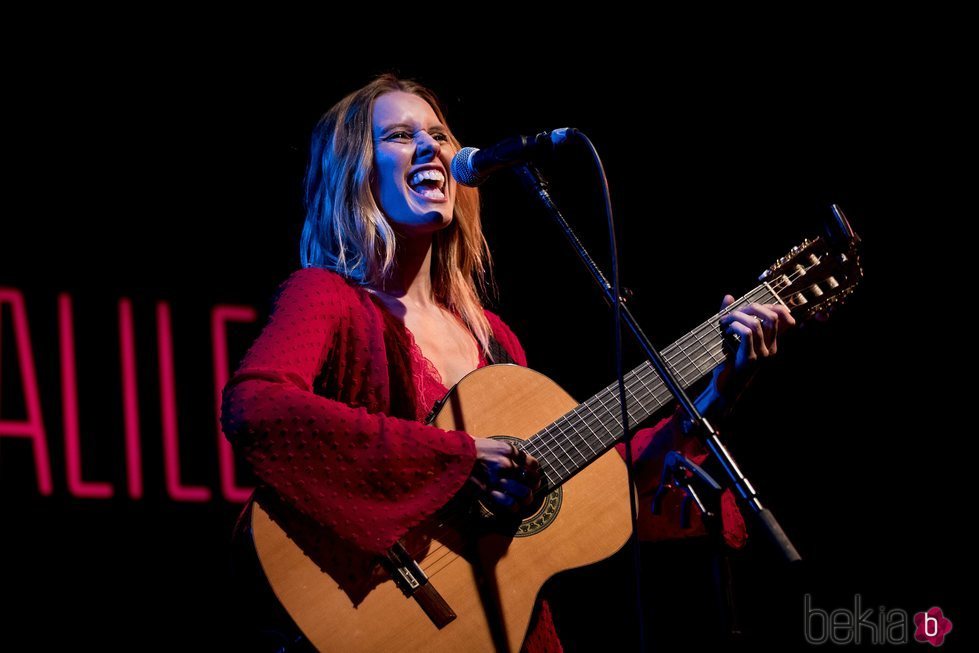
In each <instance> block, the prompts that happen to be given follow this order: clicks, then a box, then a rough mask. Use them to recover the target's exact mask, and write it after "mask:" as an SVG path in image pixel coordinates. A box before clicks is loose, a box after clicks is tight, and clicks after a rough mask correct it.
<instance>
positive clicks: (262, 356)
mask: <svg viewBox="0 0 979 653" xmlns="http://www.w3.org/2000/svg"><path fill="white" fill-rule="evenodd" d="M355 303H356V300H355V295H354V293H353V291H352V289H351V288H349V287H348V286H347V285H346V283H345V282H344V281H343V280H342V279H341V278H340V277H339V276H338V275H336V274H334V273H332V272H329V271H327V270H322V269H317V268H306V269H302V270H298V271H296V272H294V273H293V274H292V275H291V276H290V277H289V278H288V279H287V280H286V281H285V282H284V283H283V284H282V285H281V286H280V288H279V292H278V293H277V296H276V298H275V300H274V302H273V308H272V312H271V315H270V318H269V321H268V323H267V324H266V325H265V327H264V329H263V330H262V332H261V334H260V335H259V337H258V339H257V340H256V341H255V342H254V344H253V345H252V346H251V348H250V349H249V350H248V352H247V354H246V355H245V357H244V360H243V361H242V363H241V366H240V367H239V368H238V370H237V372H236V373H235V374H234V375H233V376H232V378H231V379H230V380H229V381H228V384H227V385H226V386H225V388H224V391H223V401H222V410H221V425H222V427H223V429H224V432H225V434H226V436H227V437H228V439H229V440H230V441H231V443H232V445H233V446H234V447H235V448H236V450H238V451H239V452H241V453H242V454H243V455H244V457H245V458H246V459H247V461H248V462H249V463H250V465H251V466H252V468H253V469H254V471H255V473H256V474H257V476H258V477H259V478H260V479H261V481H262V482H263V483H264V484H266V485H268V486H271V487H272V488H273V489H274V490H275V491H276V493H277V495H278V496H279V497H280V498H281V499H282V500H283V501H285V502H286V503H287V504H289V505H291V506H292V507H294V508H296V509H297V510H298V511H299V512H300V513H302V514H303V515H305V516H306V517H309V518H311V519H313V520H314V521H315V522H317V523H319V524H323V525H325V526H328V527H329V528H330V529H332V530H333V532H335V533H336V534H337V535H338V536H339V537H340V538H341V539H343V540H346V541H348V542H349V543H351V544H353V545H354V546H356V547H357V548H359V549H361V550H363V551H366V552H368V553H376V554H379V553H383V552H384V551H385V550H386V549H388V548H389V547H390V546H391V545H392V544H393V543H394V542H396V541H397V540H398V539H399V538H400V537H401V536H402V535H404V534H405V533H406V532H407V531H408V529H410V528H411V527H413V526H415V525H417V524H418V523H420V522H421V521H422V520H423V519H425V518H426V517H428V516H430V515H432V514H433V513H434V512H435V511H436V510H438V509H439V508H440V507H442V506H443V505H445V504H446V503H447V502H448V501H449V500H450V499H451V498H452V497H453V496H454V495H455V494H456V493H457V492H458V491H459V490H460V488H461V487H462V486H463V485H464V483H465V482H466V479H467V478H468V477H469V474H470V472H471V471H472V467H473V465H474V463H475V445H474V442H473V439H472V438H471V437H470V436H469V435H468V434H466V433H465V432H463V431H444V430H442V429H439V428H436V427H434V426H427V425H424V424H421V423H419V422H416V421H413V420H409V419H401V418H397V417H391V416H388V415H385V414H383V413H380V412H369V411H368V410H367V409H366V408H364V407H363V406H352V405H348V404H346V403H344V402H342V401H337V400H333V399H330V398H327V397H325V396H321V395H320V394H317V393H316V392H314V380H316V379H318V378H319V377H320V375H321V374H326V375H329V376H330V377H332V379H333V380H334V384H335V385H338V386H346V387H349V386H350V385H351V384H357V383H363V379H364V378H365V377H366V376H367V372H366V371H367V366H368V364H369V359H370V357H371V355H372V354H374V353H375V352H369V351H346V350H344V349H343V348H344V347H350V343H352V342H361V343H362V342H366V341H367V340H366V339H360V340H358V339H356V338H351V337H347V336H349V334H350V332H351V331H354V330H357V329H367V328H368V326H367V325H364V324H360V323H358V322H357V320H355V319H353V318H354V317H355V316H356V312H355V311H353V310H352V308H351V307H352V306H353V305H354V304H355ZM344 332H346V333H344ZM341 336H343V337H341ZM339 343H346V344H345V345H344V344H339ZM331 348H340V349H341V351H340V352H339V354H341V355H334V356H330V352H331ZM334 353H337V352H334ZM328 360H329V361H335V362H334V363H333V365H335V368H326V369H324V366H325V365H326V363H327V361H328Z"/></svg>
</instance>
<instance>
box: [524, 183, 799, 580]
mask: <svg viewBox="0 0 979 653" xmlns="http://www.w3.org/2000/svg"><path fill="white" fill-rule="evenodd" d="M517 177H518V178H519V179H520V181H521V183H523V185H524V187H525V188H526V189H527V190H528V191H529V192H530V193H531V194H532V195H534V196H535V197H537V198H538V199H539V200H540V201H541V203H542V204H543V205H544V208H545V210H546V211H547V212H548V213H549V214H550V215H551V217H552V218H553V219H554V221H555V222H557V224H558V227H560V228H561V231H562V232H564V235H565V237H566V238H567V239H568V242H569V243H571V248H572V249H573V250H574V251H575V253H576V254H577V255H578V258H580V259H581V261H582V263H584V264H585V267H586V268H588V271H589V272H590V273H591V276H592V278H593V279H594V280H595V283H597V284H598V287H599V288H600V289H601V291H602V297H603V298H604V299H605V301H606V303H607V304H608V305H609V306H614V304H615V302H616V301H618V302H619V304H620V310H621V313H622V315H623V316H624V319H625V322H626V324H627V325H628V326H629V330H630V331H632V334H633V335H634V336H635V338H636V341H637V342H638V343H639V346H640V347H642V348H643V351H645V352H646V356H647V357H648V358H649V362H650V363H652V365H653V367H654V368H655V369H656V372H657V373H658V374H659V376H660V378H662V379H663V383H665V384H666V387H667V388H668V389H669V390H670V392H671V393H672V394H673V396H674V397H676V399H677V401H678V402H680V405H681V406H683V410H684V411H685V412H686V413H687V415H688V416H689V417H690V419H691V421H692V422H693V423H694V424H695V425H699V429H700V432H701V433H703V438H704V443H705V444H706V445H707V447H708V448H709V449H710V451H711V453H713V454H714V456H715V457H716V458H717V460H718V461H719V462H720V464H721V466H722V468H723V469H724V472H725V473H726V474H727V476H728V478H729V479H730V480H731V485H732V487H733V488H734V489H735V492H737V494H738V496H739V497H740V498H741V499H742V501H743V503H744V504H745V505H747V506H749V507H750V508H751V511H752V512H754V513H755V514H756V515H758V518H759V521H760V523H761V524H762V526H763V528H764V529H765V530H766V532H767V533H768V535H769V536H770V538H771V540H772V542H773V543H775V545H776V546H777V547H778V548H779V549H780V550H781V552H782V555H783V556H785V558H786V560H788V561H789V562H796V561H799V560H801V559H802V557H801V556H800V555H799V552H798V551H796V549H795V547H794V546H793V545H792V542H790V541H789V538H788V536H787V535H786V534H785V532H784V531H783V530H782V527H781V526H780V525H779V523H778V520H776V519H775V516H774V515H773V514H772V512H771V511H770V510H768V509H767V508H765V507H764V506H763V505H762V503H761V500H760V499H759V498H758V494H757V492H755V488H754V487H753V486H752V485H751V483H750V482H749V481H748V479H747V478H746V477H745V475H744V474H743V473H742V472H741V469H740V468H739V467H738V465H737V463H736V462H734V458H732V457H731V454H730V453H729V452H728V450H727V448H726V447H725V446H724V443H722V442H721V440H720V438H719V437H718V433H717V431H715V430H714V427H713V426H711V423H710V422H709V421H707V418H705V417H704V416H703V415H701V414H700V412H699V411H698V410H697V407H696V406H695V405H694V403H693V401H691V400H690V397H689V396H688V395H687V393H686V391H685V390H684V389H683V387H682V386H681V385H680V384H679V383H677V381H676V378H674V376H673V374H672V372H671V371H670V370H669V369H668V368H667V366H666V364H665V362H664V361H663V359H662V357H661V356H660V354H659V351H657V350H656V348H655V347H653V344H652V343H651V342H650V340H649V338H647V337H646V334H645V333H644V332H643V330H642V328H641V327H640V326H639V323H638V322H636V319H635V317H633V315H632V313H631V312H630V311H629V308H628V307H627V306H626V305H625V303H624V302H623V301H622V298H621V297H619V298H616V297H615V292H614V290H613V289H612V286H611V284H609V282H608V280H607V279H606V278H605V275H603V274H602V271H601V270H599V269H598V266H597V265H596V264H595V261H594V260H593V259H592V258H591V255H589V253H588V250H586V249H585V246H584V245H583V244H582V243H581V241H580V240H579V239H578V236H577V234H575V232H574V230H573V229H572V228H571V226H570V225H569V224H568V222H567V220H565V219H564V216H563V215H562V214H561V211H560V209H558V207H557V206H556V205H555V204H554V201H553V200H552V199H551V196H550V193H549V192H548V190H547V182H546V181H545V180H544V178H543V177H542V176H541V174H540V172H538V171H537V169H536V168H534V167H533V166H531V165H525V166H520V167H519V168H517ZM695 428H696V427H695Z"/></svg>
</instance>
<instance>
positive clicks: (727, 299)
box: [721, 295, 734, 311]
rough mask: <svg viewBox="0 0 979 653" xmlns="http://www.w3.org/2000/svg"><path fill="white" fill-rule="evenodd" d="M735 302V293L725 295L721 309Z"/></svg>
mask: <svg viewBox="0 0 979 653" xmlns="http://www.w3.org/2000/svg"><path fill="white" fill-rule="evenodd" d="M733 303H734V295H724V299H722V300H721V310H722V311H723V310H724V309H725V308H727V307H728V306H730V305H731V304H733Z"/></svg>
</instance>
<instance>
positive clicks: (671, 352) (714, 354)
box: [414, 285, 777, 568]
mask: <svg viewBox="0 0 979 653" xmlns="http://www.w3.org/2000/svg"><path fill="white" fill-rule="evenodd" d="M766 291H768V293H771V290H769V289H767V288H766V286H765V285H761V286H759V287H757V288H755V289H753V290H752V291H750V292H749V293H747V294H746V295H745V296H744V297H742V298H741V299H740V300H738V301H736V302H734V303H733V304H732V305H731V306H729V307H727V309H725V311H722V312H720V313H718V314H717V315H715V317H714V319H712V320H707V321H705V322H704V323H702V324H701V325H699V326H698V327H697V328H696V329H694V331H693V332H692V333H691V334H690V335H688V336H687V337H686V340H687V341H690V340H697V341H698V342H699V343H700V344H701V351H704V352H706V355H703V354H701V355H698V356H697V358H696V359H691V358H690V357H689V355H685V356H684V357H685V358H687V359H688V362H689V363H690V364H689V365H683V366H681V367H680V370H678V372H679V373H680V376H681V378H683V381H684V382H685V383H688V384H689V383H691V382H690V381H689V380H687V379H686V378H685V377H684V376H683V373H684V372H686V371H687V370H689V368H691V367H693V368H696V369H697V370H698V371H697V376H696V377H695V380H699V379H700V378H702V377H703V376H705V375H706V374H707V373H709V370H708V371H707V372H703V371H702V370H700V365H701V363H702V362H703V361H704V360H707V359H709V360H711V361H712V362H713V363H717V359H718V356H719V355H720V354H722V353H723V340H722V339H721V338H716V341H715V342H720V343H721V346H720V347H717V346H716V345H715V346H714V347H703V346H702V340H701V339H700V334H701V332H706V333H709V334H710V335H711V337H712V338H714V337H715V336H716V320H717V319H719V318H720V317H722V316H723V315H725V314H727V313H729V312H731V311H734V310H737V309H739V308H741V307H743V306H744V305H746V304H748V303H750V302H752V301H758V300H759V299H761V297H760V296H761V295H765V294H766ZM775 294H777V293H775ZM753 295H758V297H754V296H753ZM690 336H693V337H692V338H691V337H690ZM683 341H684V339H681V340H680V341H678V342H677V343H676V344H675V345H674V346H672V347H671V348H668V349H667V350H666V353H665V358H666V359H667V361H668V362H669V363H670V364H671V366H675V361H676V360H677V359H679V358H680V356H678V355H677V354H678V351H679V350H681V349H682V346H683ZM683 353H685V352H683ZM671 358H672V359H673V360H672V361H671V360H670V359H671ZM634 372H636V373H635V374H631V375H632V376H633V378H634V379H635V380H636V381H638V383H635V382H634V383H632V384H631V385H628V386H627V387H628V388H629V390H632V389H635V388H636V387H638V386H639V385H642V386H643V388H644V389H645V390H646V395H647V396H652V397H654V398H655V399H656V401H657V402H658V403H659V404H660V406H659V407H662V405H663V404H664V402H662V401H661V400H660V396H663V397H668V398H669V397H671V395H670V393H669V392H668V391H667V392H666V393H662V392H659V393H656V392H654V391H650V390H649V389H648V386H646V385H645V383H644V380H645V379H646V378H650V377H651V376H656V377H657V379H658V375H656V374H655V372H654V371H653V369H652V366H651V365H649V363H648V362H647V363H646V364H645V365H642V366H640V367H639V368H637V370H634ZM615 385H617V384H612V385H611V386H610V387H615ZM602 394H604V392H600V393H598V394H597V395H595V396H594V397H592V398H591V399H589V400H588V402H590V401H592V400H594V399H596V398H598V399H599V401H600V403H601V399H600V398H601V396H602ZM668 400H669V399H667V401H668ZM588 402H585V403H584V404H582V405H586V406H587V404H588ZM615 403H616V406H615V410H616V411H618V410H619V409H618V402H617V401H616V402H615ZM602 405H603V407H605V405H604V403H603V404H602ZM579 408H580V406H579ZM576 410H577V409H576ZM590 412H592V411H590ZM651 412H655V409H654V411H651ZM592 414H593V415H594V413H592ZM647 416H648V415H647ZM565 417H566V416H565ZM643 419H644V418H643ZM558 421H560V420H558ZM595 421H598V423H601V424H602V425H603V427H604V428H605V429H606V430H607V431H608V430H609V429H608V423H614V424H616V425H619V426H621V422H620V420H619V419H618V416H617V415H613V416H612V417H611V419H610V420H604V419H601V418H599V419H597V420H592V421H591V422H590V423H589V422H588V421H587V419H583V420H582V422H583V423H584V424H585V425H586V426H589V425H593V424H594V423H595ZM634 423H638V422H634ZM552 426H553V425H552ZM574 430H575V432H576V433H578V434H580V432H578V431H577V429H574ZM609 432H610V433H611V431H609ZM613 441H614V440H610V441H609V444H611V443H612V442H613ZM528 442H529V441H528ZM599 442H601V440H600V441H599ZM601 446H602V448H603V449H605V450H606V451H607V449H608V448H607V447H606V446H605V444H604V443H602V444H601ZM589 448H591V449H592V451H593V452H594V448H593V447H591V445H590V444H589ZM562 450H563V447H562ZM600 453H604V451H602V452H600ZM532 455H533V453H532ZM464 516H465V515H460V517H464ZM453 521H456V518H454V517H453V516H448V517H446V519H445V521H443V522H442V523H441V524H440V525H439V526H438V527H436V528H442V529H443V530H445V528H446V527H447V526H448V524H449V523H450V522H453ZM461 537H462V536H461V534H459V537H458V538H453V539H461ZM437 538H438V535H434V536H433V539H436V541H439V542H440V546H438V547H436V548H435V549H433V550H431V551H429V552H428V554H427V555H426V556H425V558H424V559H423V560H422V561H421V562H423V563H424V562H428V563H429V564H428V565H427V567H426V568H431V567H432V566H433V565H435V564H438V562H440V561H441V560H442V559H443V558H444V556H445V555H448V553H449V552H451V547H452V543H450V542H448V541H447V540H446V541H443V540H438V539H437ZM443 548H449V552H447V553H444V554H443V555H442V556H439V557H438V558H434V559H433V557H432V556H433V555H435V554H436V553H438V552H439V551H440V550H441V549H443ZM419 553H420V552H418V553H416V554H415V556H414V557H416V558H417V555H418V554H419Z"/></svg>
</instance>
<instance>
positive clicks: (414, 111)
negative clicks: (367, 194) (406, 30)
mask: <svg viewBox="0 0 979 653" xmlns="http://www.w3.org/2000/svg"><path fill="white" fill-rule="evenodd" d="M372 122H373V132H374V177H373V179H372V180H371V190H372V191H373V193H374V199H375V201H376V202H377V203H378V205H379V206H380V207H381V210H382V211H383V212H384V215H386V216H387V218H388V221H389V222H390V223H391V226H392V227H393V228H394V230H395V231H396V232H398V233H400V234H403V235H407V236H413V235H423V234H429V233H432V232H435V231H437V230H439V229H442V228H443V227H445V226H446V225H448V224H449V223H450V222H451V221H452V210H453V207H454V206H455V182H454V181H453V180H452V178H451V176H450V175H449V166H450V165H451V162H452V156H453V155H454V154H455V148H454V147H453V146H452V143H450V142H449V131H448V129H446V127H445V126H444V125H443V124H442V123H441V122H440V121H439V119H438V116H436V115H435V111H433V110H432V107H431V106H429V104H428V102H426V101H425V100H423V99H422V98H420V97H418V96H417V95H412V94H411V93H405V92H402V91H394V92H391V93H385V94H384V95H382V96H380V97H379V98H377V99H376V100H374V115H373V121H372Z"/></svg>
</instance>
